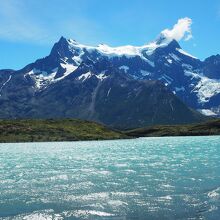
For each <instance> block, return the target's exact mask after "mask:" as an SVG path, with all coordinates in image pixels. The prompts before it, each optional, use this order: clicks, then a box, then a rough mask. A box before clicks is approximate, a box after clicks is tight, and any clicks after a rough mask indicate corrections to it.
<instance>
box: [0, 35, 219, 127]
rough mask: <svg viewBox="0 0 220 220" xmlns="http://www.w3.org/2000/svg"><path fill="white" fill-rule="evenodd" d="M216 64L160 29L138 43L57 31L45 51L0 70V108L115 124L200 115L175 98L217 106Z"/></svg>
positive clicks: (209, 111)
mask: <svg viewBox="0 0 220 220" xmlns="http://www.w3.org/2000/svg"><path fill="white" fill-rule="evenodd" d="M219 66H220V56H219V55H217V56H212V57H210V58H207V59H206V60H205V61H201V60H199V59H197V58H196V57H194V56H192V55H190V54H188V53H187V52H185V51H184V50H183V49H182V48H181V47H180V45H179V44H178V42H177V41H176V40H170V39H169V40H168V39H167V38H166V37H165V36H163V34H161V35H160V36H159V37H158V39H157V40H155V41H153V42H151V43H149V44H146V45H144V46H139V47H135V46H122V47H109V46H107V45H104V44H101V45H98V46H97V47H93V46H86V45H82V44H79V43H77V42H76V41H74V40H67V39H65V38H64V37H61V38H60V40H59V41H58V42H57V43H55V45H54V46H53V48H52V50H51V53H50V54H49V55H48V56H47V57H45V58H43V59H39V60H37V61H36V62H34V63H31V64H29V65H27V66H26V67H24V68H23V69H21V70H19V71H13V70H1V71H0V85H1V87H0V103H1V108H0V116H1V117H4V118H5V117H78V118H83V119H91V120H96V121H99V122H103V123H105V124H108V125H111V126H116V127H120V126H119V123H122V121H123V123H124V122H125V121H126V123H130V124H132V126H131V127H135V126H136V127H138V126H144V125H148V124H155V123H163V124H164V123H186V122H192V121H198V120H201V119H202V116H200V115H199V114H197V113H196V112H194V111H193V110H191V109H189V108H187V107H186V106H185V105H184V104H183V103H185V104H186V105H188V106H189V107H191V108H194V109H197V110H200V111H201V112H202V113H203V114H206V115H217V114H219V111H220V69H219ZM116 79H117V80H116ZM146 80H147V81H146ZM162 93H163V95H162ZM151 96H152V97H151ZM176 96H177V97H179V99H180V100H182V102H183V103H182V102H181V101H180V100H179V99H178V98H177V97H176ZM113 97H114V98H113ZM134 97H136V98H134ZM150 97H151V98H152V99H151V98H150ZM109 100H111V101H109ZM135 103H136V104H135ZM174 103H175V104H174ZM159 106H160V109H159ZM180 106H181V108H182V110H181V111H180ZM143 107H144V108H143ZM149 108H151V110H152V111H150V110H149ZM5 109H8V110H7V111H5ZM156 109H157V110H156ZM110 110H111V111H110ZM114 110H117V111H115V112H114ZM155 110H156V111H155ZM107 112H108V113H107ZM127 112H129V113H128V114H127ZM159 113H160V114H159ZM165 113H166V114H165ZM106 114H107V115H108V118H109V121H108V120H107V119H106ZM180 115H182V116H180ZM184 115H187V117H188V119H187V118H186V117H184ZM114 117H115V118H114ZM123 117H124V118H123ZM162 118H164V120H163V119H162ZM129 120H130V121H129ZM116 121H118V123H116ZM124 127H126V126H124Z"/></svg>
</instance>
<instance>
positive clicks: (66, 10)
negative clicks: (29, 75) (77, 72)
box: [0, 0, 220, 69]
mask: <svg viewBox="0 0 220 220" xmlns="http://www.w3.org/2000/svg"><path fill="white" fill-rule="evenodd" d="M185 17H188V18H190V19H191V20H192V25H191V31H192V38H191V39H189V40H187V41H184V40H180V41H181V42H180V44H181V46H182V47H183V48H184V49H185V50H186V51H188V52H190V53H191V54H193V55H194V56H197V57H198V58H200V59H204V58H206V57H208V56H210V55H213V54H217V53H220V44H219V39H220V1H219V0H218V1H217V0H211V1H210V0H202V1H201V0H184V1H176V0H170V1H169V0H168V1H165V0H157V1H155V0H154V1H151V0H37V1H36V0H0V69H3V68H13V69H19V68H22V67H24V66H25V65H26V64H28V63H30V62H33V61H35V60H36V59H38V58H41V57H44V56H46V55H48V54H49V52H50V49H51V47H52V46H53V44H54V43H55V42H56V41H57V40H58V39H59V38H60V36H64V37H66V38H72V39H75V40H77V41H78V42H80V43H83V44H89V45H97V44H99V43H105V44H108V45H110V46H121V45H127V44H131V45H143V44H146V43H148V42H149V41H152V40H154V39H155V38H156V37H157V36H158V34H159V33H160V32H161V31H162V30H164V29H166V28H169V29H171V28H172V27H173V25H174V24H175V23H177V21H178V19H180V18H185Z"/></svg>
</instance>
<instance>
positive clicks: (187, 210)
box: [0, 136, 220, 220]
mask: <svg viewBox="0 0 220 220" xmlns="http://www.w3.org/2000/svg"><path fill="white" fill-rule="evenodd" d="M0 219H1V220H2V219H40V220H42V219H98V220H99V219H100V220H101V219H104V220H127V219H132V220H133V219H134V220H142V219H143V220H145V219H149V220H154V219H158V220H163V219H191V220H192V219H212V220H219V219H220V136H212V137H164V138H140V139H134V140H117V141H88V142H64V143H60V142H59V143H20V144H0Z"/></svg>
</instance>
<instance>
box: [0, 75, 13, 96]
mask: <svg viewBox="0 0 220 220" xmlns="http://www.w3.org/2000/svg"><path fill="white" fill-rule="evenodd" d="M10 80H11V75H10V76H9V77H8V79H7V80H6V81H5V82H4V83H3V84H2V86H1V87H0V92H1V91H2V89H3V88H4V86H5V85H6V84H7V83H8V82H9V81H10ZM0 96H1V94H0Z"/></svg>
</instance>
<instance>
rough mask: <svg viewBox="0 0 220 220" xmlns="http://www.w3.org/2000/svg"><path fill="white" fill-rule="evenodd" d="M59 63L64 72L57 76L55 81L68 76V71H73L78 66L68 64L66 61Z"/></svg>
mask: <svg viewBox="0 0 220 220" xmlns="http://www.w3.org/2000/svg"><path fill="white" fill-rule="evenodd" d="M60 65H61V66H62V68H64V69H65V70H66V71H65V73H63V76H61V77H59V78H57V79H56V81H57V80H61V79H63V78H65V77H66V76H68V75H69V74H70V73H72V72H73V71H75V70H76V69H77V68H78V66H74V65H73V64H68V63H65V64H64V63H61V64H60Z"/></svg>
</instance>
